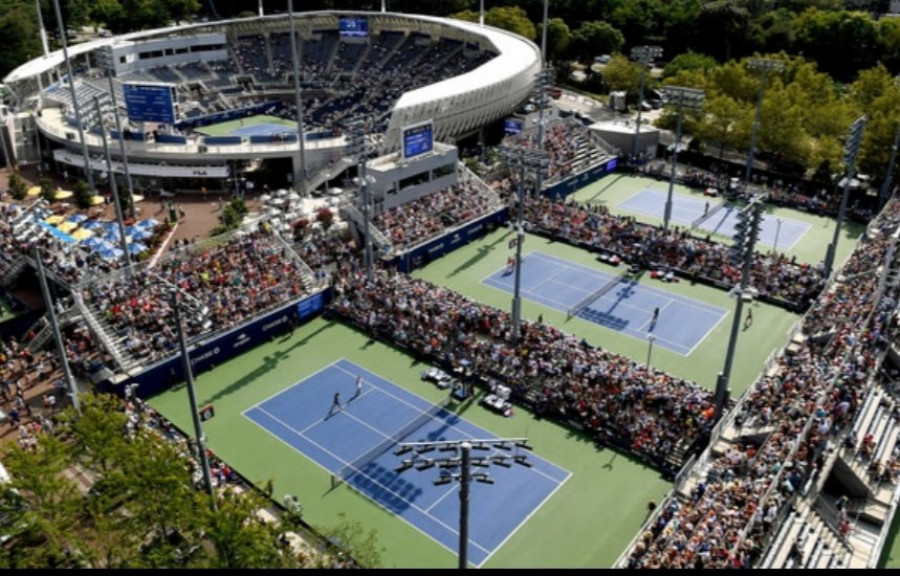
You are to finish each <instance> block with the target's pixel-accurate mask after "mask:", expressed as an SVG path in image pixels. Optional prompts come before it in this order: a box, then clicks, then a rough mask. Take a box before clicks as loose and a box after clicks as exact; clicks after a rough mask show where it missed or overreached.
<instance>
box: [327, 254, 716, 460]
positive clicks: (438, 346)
mask: <svg viewBox="0 0 900 576" xmlns="http://www.w3.org/2000/svg"><path fill="white" fill-rule="evenodd" d="M336 292H337V293H336V296H335V299H334V301H333V302H332V305H331V308H330V310H331V311H332V312H333V313H335V314H337V315H338V316H340V317H342V318H344V319H346V320H348V321H351V322H353V323H355V324H357V325H359V326H361V327H362V328H364V329H365V330H367V331H371V332H373V333H376V334H378V335H380V336H382V337H384V338H387V339H389V340H391V341H393V342H395V343H397V344H399V345H402V346H405V347H407V348H409V349H410V350H411V351H412V352H413V353H415V354H418V355H423V356H425V357H428V358H429V359H431V360H432V361H439V362H442V363H445V364H450V365H455V366H458V365H459V362H461V361H463V360H467V361H468V362H469V363H470V366H471V368H472V370H473V371H474V373H476V374H489V375H493V376H495V377H497V378H500V379H502V380H503V381H504V382H505V383H507V384H508V385H509V386H510V387H511V389H512V394H513V398H514V399H518V400H525V401H529V402H531V403H532V404H533V405H534V406H535V408H536V410H537V411H538V412H539V413H543V414H545V415H547V416H554V417H557V418H560V419H562V420H566V421H574V422H576V423H577V424H578V425H580V426H583V427H584V428H585V429H586V430H589V431H591V433H592V434H595V435H596V437H597V439H598V440H599V441H602V442H604V443H610V444H616V445H619V446H623V447H625V449H627V450H631V451H632V452H633V453H634V454H636V455H638V456H640V457H642V458H645V459H647V460H649V461H652V462H654V463H656V464H657V465H661V464H662V461H663V459H664V458H665V456H666V454H667V453H668V452H669V451H670V450H671V449H672V448H673V447H674V446H675V445H676V444H677V443H678V442H679V441H681V442H686V443H687V444H690V443H691V442H692V441H693V440H695V439H696V438H698V437H699V436H700V435H701V434H703V433H705V432H706V431H708V427H709V424H710V419H711V417H712V416H713V406H712V404H711V395H710V393H709V391H708V390H706V389H705V388H703V387H701V386H698V385H696V384H694V383H693V382H689V381H685V380H681V379H679V378H675V377H672V376H670V375H668V374H664V373H662V372H658V371H654V370H651V369H650V368H648V367H647V366H645V365H643V364H641V363H639V362H635V361H633V360H631V359H629V358H626V357H624V356H620V355H618V354H614V353H612V352H608V351H605V350H603V349H600V348H595V347H593V346H590V345H589V344H587V343H586V342H584V341H580V340H579V339H578V338H576V337H574V336H571V335H568V334H565V333H563V332H561V331H560V330H557V329H556V328H554V327H552V326H548V325H545V324H541V323H533V322H529V321H524V322H523V323H522V334H521V336H520V338H519V339H518V341H514V340H513V339H512V337H511V329H512V322H511V318H510V315H509V314H508V313H507V312H505V311H502V310H498V309H496V308H493V307H491V306H487V305H483V304H479V303H476V302H473V301H472V300H469V299H468V298H466V297H464V296H462V295H461V294H459V293H457V292H454V291H452V290H449V289H447V288H443V287H440V286H436V285H434V284H430V283H428V282H426V281H424V280H417V279H413V278H410V277H409V276H406V275H402V274H399V273H396V272H392V271H379V272H378V273H376V274H375V275H374V277H373V279H372V281H371V282H367V281H366V279H365V275H364V274H362V273H356V274H351V275H349V276H347V277H346V278H344V279H342V280H340V281H337V284H336Z"/></svg>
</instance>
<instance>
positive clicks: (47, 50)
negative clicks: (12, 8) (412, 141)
mask: <svg viewBox="0 0 900 576" xmlns="http://www.w3.org/2000/svg"><path fill="white" fill-rule="evenodd" d="M34 7H35V9H36V10H37V17H38V28H39V29H40V33H41V47H42V48H43V49H44V58H46V57H47V56H49V55H50V43H49V42H47V29H46V28H44V15H43V14H42V13H41V0H34Z"/></svg>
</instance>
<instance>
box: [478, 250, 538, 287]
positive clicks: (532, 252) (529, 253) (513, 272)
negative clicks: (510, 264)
mask: <svg viewBox="0 0 900 576" xmlns="http://www.w3.org/2000/svg"><path fill="white" fill-rule="evenodd" d="M534 253H535V252H534V250H532V251H531V252H528V253H527V254H522V262H524V261H525V259H526V258H529V257H530V256H531V255H532V254H534ZM503 269H504V270H506V266H504V267H503ZM496 273H497V271H496V270H494V271H493V272H490V273H489V274H488V275H487V276H485V277H484V278H482V279H481V280H479V281H478V283H479V284H487V285H488V286H490V284H488V280H490V279H491V276H493V275H494V274H496ZM510 274H515V268H513V271H512V272H510Z"/></svg>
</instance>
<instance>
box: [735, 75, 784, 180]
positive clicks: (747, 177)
mask: <svg viewBox="0 0 900 576" xmlns="http://www.w3.org/2000/svg"><path fill="white" fill-rule="evenodd" d="M747 66H748V67H749V68H750V69H751V70H759V76H760V77H759V95H758V96H757V97H756V116H754V118H753V131H752V132H751V134H750V151H749V152H748V153H747V171H746V173H745V176H744V189H745V190H746V189H748V188H749V186H750V174H751V173H752V172H753V155H754V153H755V152H756V136H757V134H758V133H759V119H760V117H761V116H762V103H763V94H765V91H766V77H767V76H768V75H769V72H781V71H782V70H784V62H782V61H781V60H770V59H766V58H753V59H751V60H750V63H749V64H748V65H747Z"/></svg>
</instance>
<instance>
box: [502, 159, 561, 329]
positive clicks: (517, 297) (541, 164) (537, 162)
mask: <svg viewBox="0 0 900 576" xmlns="http://www.w3.org/2000/svg"><path fill="white" fill-rule="evenodd" d="M497 151H498V152H499V153H500V157H501V158H503V160H504V162H506V164H507V166H509V167H510V172H512V171H513V169H514V168H519V184H518V187H517V200H516V201H517V209H516V278H515V286H514V289H513V301H512V322H513V326H512V339H513V341H514V342H516V341H518V339H519V332H520V328H521V323H522V298H521V287H522V245H523V244H524V243H525V222H524V212H525V176H526V174H527V173H528V171H529V170H533V171H537V173H538V174H539V175H542V174H543V173H544V172H546V171H547V168H548V167H549V166H550V160H549V159H548V158H547V156H546V154H544V153H543V152H542V151H539V150H537V151H536V150H530V149H528V148H515V147H511V146H510V147H508V146H499V147H498V148H497ZM535 180H537V179H535Z"/></svg>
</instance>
